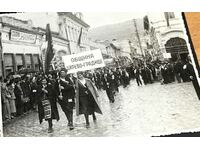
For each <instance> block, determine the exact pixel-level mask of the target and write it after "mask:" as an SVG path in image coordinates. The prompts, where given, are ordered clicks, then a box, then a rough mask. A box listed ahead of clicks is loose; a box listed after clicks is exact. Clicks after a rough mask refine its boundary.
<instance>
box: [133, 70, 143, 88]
mask: <svg viewBox="0 0 200 150" xmlns="http://www.w3.org/2000/svg"><path fill="white" fill-rule="evenodd" d="M134 74H135V78H136V82H137V84H138V86H140V85H142V81H141V80H140V74H141V70H140V69H139V68H136V69H135V72H134Z"/></svg>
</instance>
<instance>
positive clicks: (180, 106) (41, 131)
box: [4, 81, 200, 137]
mask: <svg viewBox="0 0 200 150" xmlns="http://www.w3.org/2000/svg"><path fill="white" fill-rule="evenodd" d="M99 95H100V98H99V101H100V104H101V106H102V110H103V115H97V123H96V124H94V123H93V122H92V117H91V118H90V120H91V127H90V128H89V129H86V128H85V121H84V116H83V115H82V116H79V117H76V116H75V113H74V125H75V129H74V130H72V131H69V129H68V127H67V119H66V117H65V116H64V113H63V112H62V111H61V109H60V107H59V110H60V111H59V112H60V121H59V122H56V121H54V132H53V133H51V134H49V133H47V122H43V123H42V124H41V125H40V124H39V121H38V115H37V113H30V114H29V115H27V116H25V117H21V118H19V119H17V120H16V121H14V122H13V123H10V124H8V125H6V126H5V127H4V136H14V137H16V136H34V137H36V136H50V137H53V136H75V137H85V136H89V137H90V136H91V137H93V136H97V137H104V136H156V135H161V134H162V135H163V134H169V133H177V132H180V131H190V129H197V128H200V119H199V118H200V101H199V100H198V98H197V96H196V93H195V91H194V88H193V86H192V83H180V84H178V83H172V84H167V85H161V84H160V83H154V84H149V85H146V86H141V87H138V86H137V85H136V82H135V81H132V82H131V85H129V87H127V88H125V89H124V88H123V87H120V93H118V94H117V95H116V101H115V103H114V104H110V103H109V100H108V98H107V96H106V93H105V91H99Z"/></svg>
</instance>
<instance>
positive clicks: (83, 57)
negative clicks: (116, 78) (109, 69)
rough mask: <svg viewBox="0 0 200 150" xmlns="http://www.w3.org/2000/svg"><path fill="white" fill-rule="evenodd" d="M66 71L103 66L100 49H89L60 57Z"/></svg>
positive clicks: (73, 71)
mask: <svg viewBox="0 0 200 150" xmlns="http://www.w3.org/2000/svg"><path fill="white" fill-rule="evenodd" d="M62 59H63V62H64V64H65V68H66V69H67V70H68V73H75V72H78V71H85V70H91V69H95V68H101V67H105V63H104V60H103V57H102V53H101V51H100V50H99V49H98V50H91V51H86V52H82V53H78V54H72V55H66V56H63V57H62Z"/></svg>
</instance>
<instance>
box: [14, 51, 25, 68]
mask: <svg viewBox="0 0 200 150" xmlns="http://www.w3.org/2000/svg"><path fill="white" fill-rule="evenodd" d="M15 59H16V65H17V70H16V71H19V70H20V69H22V68H23V66H24V65H23V55H22V54H17V55H16V57H15Z"/></svg>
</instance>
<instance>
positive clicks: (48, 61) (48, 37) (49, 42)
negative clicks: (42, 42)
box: [44, 24, 54, 73]
mask: <svg viewBox="0 0 200 150" xmlns="http://www.w3.org/2000/svg"><path fill="white" fill-rule="evenodd" d="M46 41H47V50H46V53H45V62H44V64H45V69H44V71H45V73H46V72H49V69H50V66H51V61H52V59H53V57H54V52H53V44H52V35H51V30H50V25H49V24H47V26H46Z"/></svg>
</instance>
